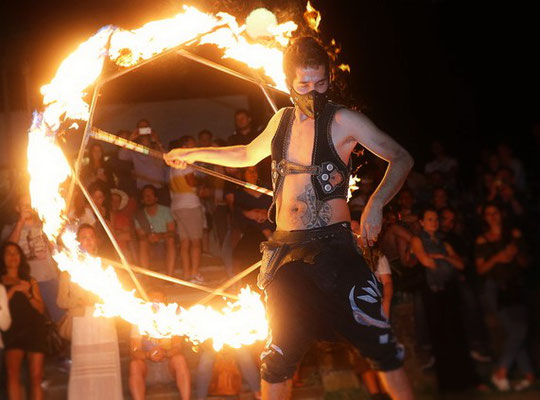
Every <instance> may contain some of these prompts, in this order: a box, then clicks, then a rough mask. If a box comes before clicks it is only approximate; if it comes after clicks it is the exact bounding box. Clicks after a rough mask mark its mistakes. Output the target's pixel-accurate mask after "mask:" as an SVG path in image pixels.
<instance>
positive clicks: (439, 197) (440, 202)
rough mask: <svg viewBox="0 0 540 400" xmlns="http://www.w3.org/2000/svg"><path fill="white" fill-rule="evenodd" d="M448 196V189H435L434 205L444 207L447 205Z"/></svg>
mask: <svg viewBox="0 0 540 400" xmlns="http://www.w3.org/2000/svg"><path fill="white" fill-rule="evenodd" d="M447 202H448V196H447V195H446V190H444V189H435V190H434V191H433V205H434V206H435V208H437V209H438V208H443V207H445V206H446V205H447Z"/></svg>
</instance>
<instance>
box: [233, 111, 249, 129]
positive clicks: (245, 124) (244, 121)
mask: <svg viewBox="0 0 540 400" xmlns="http://www.w3.org/2000/svg"><path fill="white" fill-rule="evenodd" d="M234 125H235V126H236V129H238V130H244V129H247V128H249V127H250V125H251V117H250V116H249V115H247V114H246V113H245V112H241V113H238V114H236V115H235V116H234Z"/></svg>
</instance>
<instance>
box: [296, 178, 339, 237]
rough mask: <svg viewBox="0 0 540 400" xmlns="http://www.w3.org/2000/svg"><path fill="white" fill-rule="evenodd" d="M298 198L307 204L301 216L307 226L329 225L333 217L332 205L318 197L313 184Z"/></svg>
mask: <svg viewBox="0 0 540 400" xmlns="http://www.w3.org/2000/svg"><path fill="white" fill-rule="evenodd" d="M296 199H297V200H298V201H300V202H302V203H304V204H305V205H306V211H305V212H304V215H302V216H301V217H300V219H301V220H302V223H303V224H304V226H305V227H306V228H308V229H310V228H320V227H322V226H326V225H328V223H329V222H330V219H331V218H332V207H330V205H329V204H328V203H326V202H324V201H320V200H319V199H317V196H316V195H315V190H314V189H313V186H312V185H307V186H306V188H305V191H304V193H302V194H301V195H300V196H298V197H297V198H296Z"/></svg>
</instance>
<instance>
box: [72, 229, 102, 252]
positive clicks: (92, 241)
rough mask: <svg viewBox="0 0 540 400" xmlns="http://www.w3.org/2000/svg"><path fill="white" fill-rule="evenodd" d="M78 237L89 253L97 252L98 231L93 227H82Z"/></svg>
mask: <svg viewBox="0 0 540 400" xmlns="http://www.w3.org/2000/svg"><path fill="white" fill-rule="evenodd" d="M77 239H78V240H79V243H80V245H81V248H82V249H83V250H86V251H87V252H88V253H89V254H92V255H96V254H97V250H98V248H97V237H96V231H95V230H94V229H93V228H90V227H88V228H82V229H80V230H79V232H78V234H77Z"/></svg>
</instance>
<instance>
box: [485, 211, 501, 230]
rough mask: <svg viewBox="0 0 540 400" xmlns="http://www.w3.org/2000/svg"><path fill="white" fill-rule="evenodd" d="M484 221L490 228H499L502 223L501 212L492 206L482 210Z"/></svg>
mask: <svg viewBox="0 0 540 400" xmlns="http://www.w3.org/2000/svg"><path fill="white" fill-rule="evenodd" d="M484 221H486V223H487V224H488V226H490V227H494V226H501V222H502V216H501V212H500V211H499V209H498V208H497V207H494V206H488V207H486V209H485V210H484Z"/></svg>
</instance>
